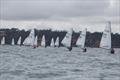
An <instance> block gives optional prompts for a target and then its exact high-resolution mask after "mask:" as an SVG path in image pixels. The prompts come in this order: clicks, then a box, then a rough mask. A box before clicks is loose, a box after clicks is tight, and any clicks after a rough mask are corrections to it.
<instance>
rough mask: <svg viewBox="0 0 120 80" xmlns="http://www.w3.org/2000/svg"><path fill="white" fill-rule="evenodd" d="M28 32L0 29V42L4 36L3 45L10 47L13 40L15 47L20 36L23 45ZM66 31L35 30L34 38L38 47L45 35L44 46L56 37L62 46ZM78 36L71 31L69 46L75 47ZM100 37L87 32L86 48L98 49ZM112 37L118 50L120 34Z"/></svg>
mask: <svg viewBox="0 0 120 80" xmlns="http://www.w3.org/2000/svg"><path fill="white" fill-rule="evenodd" d="M29 33H30V30H28V31H26V30H24V29H23V30H19V29H17V28H12V29H0V42H1V39H2V37H3V36H5V44H7V45H10V44H11V43H12V38H14V40H15V44H16V45H17V41H18V39H19V37H20V36H21V45H22V44H23V42H24V40H25V39H26V38H27V36H28V35H29ZM66 33H67V31H57V30H56V31H52V30H51V29H45V30H38V29H35V36H38V45H40V44H41V40H42V36H43V35H45V40H46V41H45V42H46V46H50V43H51V40H52V38H53V39H54V42H55V41H56V39H57V37H59V46H63V44H62V40H63V39H64V37H65V35H66ZM79 35H80V32H75V31H73V33H72V41H71V44H72V45H73V46H75V47H76V46H77V45H76V42H77V39H78V37H79ZM101 37H102V32H94V33H91V32H87V35H86V42H85V46H86V47H99V44H100V40H101ZM111 37H112V47H114V48H120V34H118V33H116V34H113V33H112V35H111Z"/></svg>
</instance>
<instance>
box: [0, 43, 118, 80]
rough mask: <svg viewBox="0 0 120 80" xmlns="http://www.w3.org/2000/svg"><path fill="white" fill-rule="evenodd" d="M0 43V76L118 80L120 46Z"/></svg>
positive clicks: (27, 79)
mask: <svg viewBox="0 0 120 80" xmlns="http://www.w3.org/2000/svg"><path fill="white" fill-rule="evenodd" d="M87 51H88V52H86V53H83V52H81V50H80V49H79V48H73V51H71V52H69V51H68V50H67V49H66V48H57V47H56V48H53V47H47V48H44V47H42V48H41V47H39V48H36V49H32V48H31V47H25V46H21V47H20V46H8V45H4V46H0V80H120V49H119V48H118V49H115V51H116V54H110V53H109V52H108V51H106V50H104V49H98V48H88V50H87Z"/></svg>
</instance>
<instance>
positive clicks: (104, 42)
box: [100, 21, 114, 53]
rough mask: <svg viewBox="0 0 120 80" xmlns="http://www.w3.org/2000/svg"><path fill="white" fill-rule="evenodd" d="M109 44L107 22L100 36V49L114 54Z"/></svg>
mask: <svg viewBox="0 0 120 80" xmlns="http://www.w3.org/2000/svg"><path fill="white" fill-rule="evenodd" d="M111 43H112V42H111V22H110V21H109V22H108V24H107V26H106V27H105V30H104V32H103V34H102V38H101V42H100V47H101V48H104V49H107V50H111V53H114V49H112V47H111Z"/></svg>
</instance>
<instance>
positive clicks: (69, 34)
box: [62, 29, 73, 47]
mask: <svg viewBox="0 0 120 80" xmlns="http://www.w3.org/2000/svg"><path fill="white" fill-rule="evenodd" d="M72 32H73V30H72V29H71V30H70V31H68V32H67V34H66V35H65V37H64V39H63V40H62V44H63V45H64V46H66V47H70V46H71V39H72Z"/></svg>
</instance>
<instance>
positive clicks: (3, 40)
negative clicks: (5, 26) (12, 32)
mask: <svg viewBox="0 0 120 80" xmlns="http://www.w3.org/2000/svg"><path fill="white" fill-rule="evenodd" d="M1 44H2V45H4V44H5V37H3V38H2V40H1Z"/></svg>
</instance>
